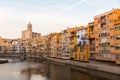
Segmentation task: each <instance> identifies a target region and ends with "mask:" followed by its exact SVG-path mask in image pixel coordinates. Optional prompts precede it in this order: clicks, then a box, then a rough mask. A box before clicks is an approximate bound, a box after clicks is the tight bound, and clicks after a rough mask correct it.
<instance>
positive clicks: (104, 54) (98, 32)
mask: <svg viewBox="0 0 120 80" xmlns="http://www.w3.org/2000/svg"><path fill="white" fill-rule="evenodd" d="M119 17H120V9H113V10H111V11H108V12H105V13H103V14H100V15H97V16H95V17H94V33H95V59H96V60H103V61H113V62H115V61H116V54H119V50H117V47H116V46H117V44H116V42H115V41H116V39H115V36H119V33H120V32H119V30H116V29H115V27H117V26H116V25H115V24H116V22H117V21H119ZM118 45H119V44H118ZM118 49H119V48H118ZM117 56H119V55H117Z"/></svg>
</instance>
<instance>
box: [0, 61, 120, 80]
mask: <svg viewBox="0 0 120 80" xmlns="http://www.w3.org/2000/svg"><path fill="white" fill-rule="evenodd" d="M0 80H120V77H119V75H115V74H108V73H104V72H100V71H94V70H89V69H85V68H80V67H74V66H69V65H65V64H59V63H57V64H56V63H54V62H42V63H34V62H20V61H17V62H16V63H14V62H12V63H7V64H0Z"/></svg>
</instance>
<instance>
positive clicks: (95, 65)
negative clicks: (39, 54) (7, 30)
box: [47, 58, 120, 74]
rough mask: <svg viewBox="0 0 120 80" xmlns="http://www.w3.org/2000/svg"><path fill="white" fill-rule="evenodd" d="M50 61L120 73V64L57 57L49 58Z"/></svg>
mask: <svg viewBox="0 0 120 80" xmlns="http://www.w3.org/2000/svg"><path fill="white" fill-rule="evenodd" d="M47 60H48V61H54V62H57V63H63V64H66V65H72V66H77V67H83V68H88V69H93V70H98V71H103V72H108V73H113V74H120V67H119V66H112V65H105V64H99V63H84V62H78V61H73V60H63V59H56V58H47Z"/></svg>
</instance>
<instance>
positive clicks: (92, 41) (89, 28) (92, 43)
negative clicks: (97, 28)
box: [86, 22, 95, 60]
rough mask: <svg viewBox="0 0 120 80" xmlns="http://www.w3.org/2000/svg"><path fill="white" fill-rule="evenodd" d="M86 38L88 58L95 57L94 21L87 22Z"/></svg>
mask: <svg viewBox="0 0 120 80" xmlns="http://www.w3.org/2000/svg"><path fill="white" fill-rule="evenodd" d="M86 38H87V39H88V44H89V55H90V59H91V60H93V59H95V33H94V22H91V23H88V25H87V31H86Z"/></svg>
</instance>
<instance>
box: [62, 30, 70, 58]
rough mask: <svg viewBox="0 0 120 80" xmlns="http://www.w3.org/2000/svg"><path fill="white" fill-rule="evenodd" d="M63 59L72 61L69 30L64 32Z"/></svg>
mask: <svg viewBox="0 0 120 80" xmlns="http://www.w3.org/2000/svg"><path fill="white" fill-rule="evenodd" d="M61 36H62V44H61V45H62V46H61V47H62V54H61V56H62V58H63V59H70V57H71V56H70V49H69V34H68V31H67V30H63V31H62V35H61Z"/></svg>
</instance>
